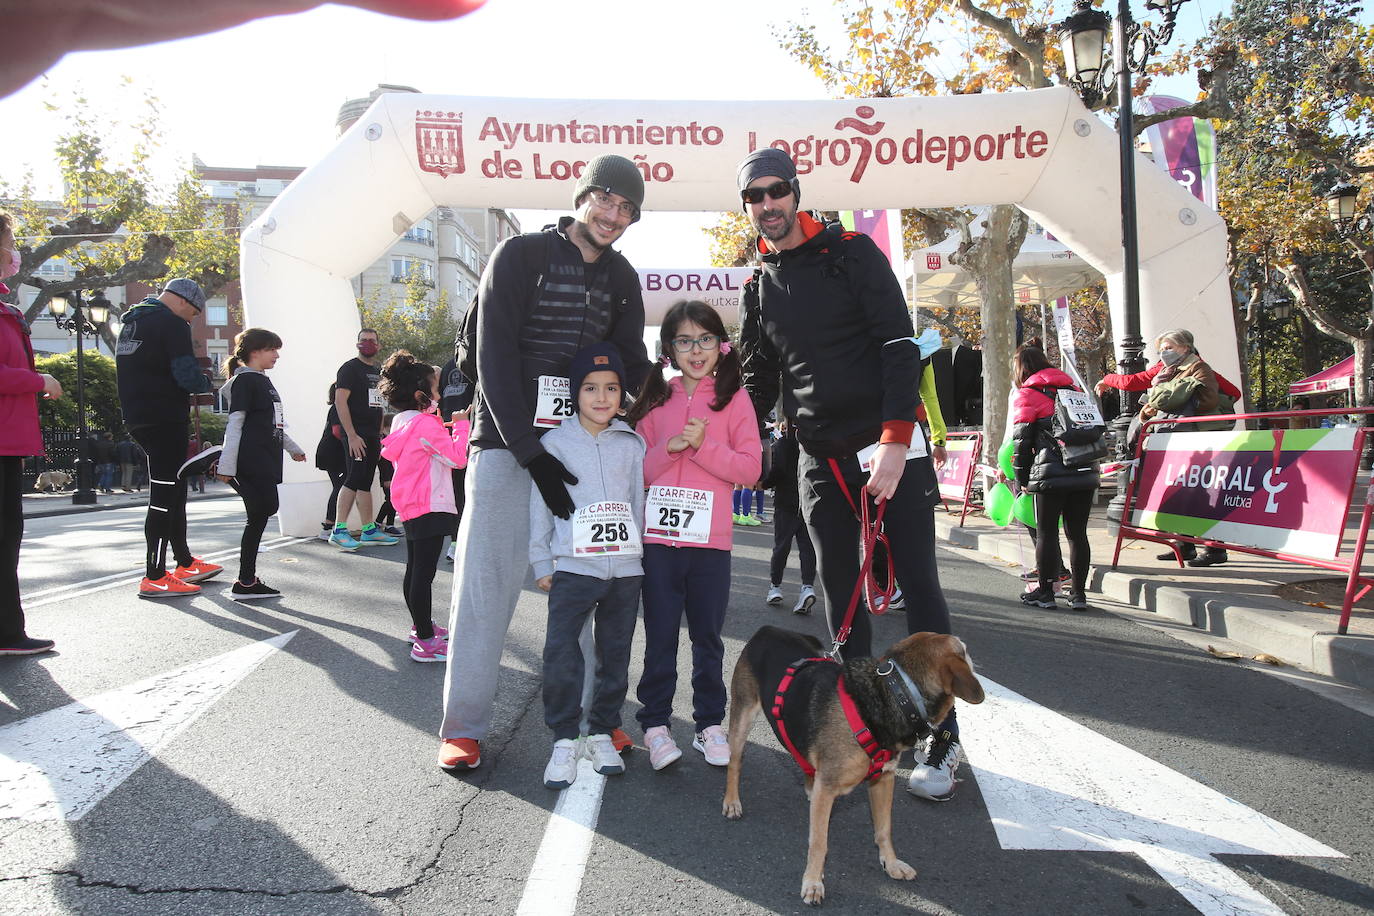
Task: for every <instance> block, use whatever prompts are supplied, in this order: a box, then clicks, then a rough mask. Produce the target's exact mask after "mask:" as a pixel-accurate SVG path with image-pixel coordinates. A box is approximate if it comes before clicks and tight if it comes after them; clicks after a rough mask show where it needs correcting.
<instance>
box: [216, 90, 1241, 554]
mask: <svg viewBox="0 0 1374 916" xmlns="http://www.w3.org/2000/svg"><path fill="white" fill-rule="evenodd" d="M769 145H771V146H777V147H779V148H781V149H784V150H786V151H787V152H788V153H790V154H791V155H792V156H793V158H794V159H795V160H796V162H797V167H798V172H799V173H800V175H801V182H802V203H803V205H804V206H809V207H815V208H820V209H879V208H884V207H912V206H936V207H938V206H958V205H964V204H1000V203H1014V204H1017V205H1018V206H1020V207H1021V209H1023V210H1024V211H1026V213H1028V214H1029V215H1030V216H1031V217H1033V218H1034V219H1036V220H1038V221H1039V222H1040V223H1041V224H1043V225H1044V226H1045V227H1046V228H1047V229H1049V230H1050V231H1051V232H1053V233H1054V235H1055V236H1057V237H1058V238H1059V239H1060V240H1062V241H1063V242H1064V243H1065V244H1067V245H1068V246H1069V247H1070V248H1072V249H1073V250H1074V251H1075V252H1077V253H1078V254H1079V255H1081V256H1082V257H1083V258H1084V260H1086V261H1088V262H1089V263H1090V264H1092V265H1093V266H1094V267H1096V268H1097V269H1098V270H1100V271H1101V272H1102V273H1103V274H1104V275H1105V276H1106V277H1107V280H1108V284H1109V290H1110V291H1111V294H1112V295H1111V299H1112V308H1113V318H1114V319H1115V320H1116V321H1117V322H1118V326H1120V322H1121V321H1122V316H1121V314H1120V304H1119V303H1120V295H1119V293H1120V290H1121V271H1122V260H1123V254H1122V248H1121V218H1120V191H1119V188H1120V183H1119V177H1118V171H1117V169H1118V165H1117V161H1118V143H1117V137H1116V135H1115V133H1113V132H1112V131H1111V130H1109V129H1108V128H1107V127H1106V126H1104V125H1103V124H1102V122H1100V121H1099V120H1098V119H1097V118H1095V117H1094V116H1093V115H1091V114H1090V113H1089V112H1088V111H1087V110H1086V109H1085V108H1084V107H1083V105H1082V104H1081V103H1080V102H1079V100H1078V98H1077V97H1076V96H1075V95H1074V94H1073V92H1072V91H1070V90H1069V89H1066V88H1053V89H1041V90H1036V91H1033V92H1018V93H1011V94H1005V95H965V96H956V97H948V98H905V99H839V100H825V101H804V102H753V101H749V102H720V101H710V102H689V101H667V102H665V101H610V100H554V99H503V98H462V97H454V96H436V95H413V94H410V93H388V94H386V95H383V96H381V97H380V98H378V99H377V101H376V102H375V103H374V104H373V105H372V107H371V108H370V109H368V111H367V113H366V114H364V115H363V116H362V117H361V118H360V119H359V120H358V121H357V123H356V124H354V125H353V127H352V128H351V129H350V130H349V131H348V132H347V133H346V134H344V136H343V137H342V138H340V140H339V142H338V145H337V146H336V147H335V149H334V150H333V151H332V152H331V153H329V155H327V156H326V157H325V158H324V159H322V160H321V161H320V162H319V163H317V164H315V165H314V166H312V167H310V168H309V169H307V170H306V171H305V172H304V173H303V174H302V175H301V176H300V177H299V178H298V179H296V180H295V181H294V182H292V183H291V185H290V186H289V187H288V188H287V189H286V191H285V192H284V193H283V194H282V195H281V196H280V197H278V198H277V199H276V201H275V202H274V203H273V204H272V206H271V207H269V208H268V209H267V210H266V211H265V212H264V213H263V214H262V215H261V216H260V217H259V218H258V219H257V220H256V221H255V222H254V223H253V224H252V225H251V226H249V227H248V229H247V230H246V231H245V232H244V235H243V242H242V253H241V257H242V284H243V295H244V313H245V321H246V322H247V323H248V324H251V325H259V326H264V327H269V328H272V329H273V330H274V331H276V332H277V333H278V334H280V335H281V337H282V339H283V340H285V341H286V343H287V346H286V349H285V352H284V356H283V359H282V360H281V362H280V364H279V365H278V366H277V368H276V369H275V370H274V371H273V377H274V379H275V380H276V384H277V387H278V389H279V390H280V391H281V394H282V398H283V400H284V402H285V404H286V408H287V411H288V416H289V417H290V420H291V428H292V431H293V432H294V434H295V437H296V438H297V439H298V440H299V441H302V442H313V441H314V439H315V437H316V436H317V435H318V430H320V429H321V427H322V424H323V421H324V416H325V410H326V407H325V403H324V400H325V392H326V390H327V388H328V386H329V383H330V382H331V381H332V379H333V373H334V370H335V368H336V367H337V366H338V365H339V363H341V362H343V360H345V359H346V358H347V357H348V355H349V354H350V353H352V352H353V339H354V337H355V335H356V332H357V330H358V326H359V325H358V316H357V309H356V308H355V306H354V297H353V289H352V286H351V285H350V279H351V278H352V277H353V276H354V275H356V274H357V273H358V272H360V271H361V270H362V269H364V268H365V267H366V266H367V265H368V264H371V263H372V262H373V261H374V260H375V259H376V258H377V256H378V255H379V254H380V253H381V252H383V251H385V250H386V249H387V248H388V247H389V246H390V245H392V244H393V243H394V242H395V240H396V239H397V237H399V236H400V235H401V234H402V233H403V232H405V231H406V229H408V228H409V227H410V226H411V225H412V224H413V223H414V222H415V221H417V220H418V219H420V218H421V217H422V216H423V215H424V214H425V213H426V212H428V211H429V210H430V209H432V208H433V207H435V206H462V207H474V206H477V207H481V206H488V205H500V206H503V207H514V208H531V209H565V210H571V207H572V188H573V184H574V180H575V176H576V175H577V174H578V173H579V171H580V169H581V167H582V165H583V164H584V163H585V162H586V161H588V160H590V159H592V158H593V157H595V156H597V155H600V154H602V153H606V152H615V153H620V154H621V155H624V156H627V157H630V158H632V159H633V160H634V161H635V162H636V163H637V164H638V165H639V166H640V169H641V171H643V173H644V175H645V188H646V190H645V207H646V209H651V210H732V209H734V208H735V207H736V206H738V204H739V195H738V192H737V190H736V187H735V167H736V165H737V164H738V162H739V161H740V160H741V159H742V158H743V157H744V156H745V155H746V154H747V153H748V152H749V151H751V150H753V149H755V148H758V147H760V146H769ZM1139 164H1140V167H1139V168H1138V170H1137V177H1136V181H1137V191H1138V198H1139V200H1138V219H1139V239H1140V289H1141V300H1142V301H1141V316H1140V322H1141V328H1142V332H1143V334H1144V335H1145V336H1146V337H1147V338H1148V337H1149V336H1150V334H1151V333H1152V332H1154V331H1156V330H1160V329H1164V328H1170V327H1175V326H1183V327H1188V328H1191V329H1192V330H1193V331H1194V333H1195V334H1196V335H1197V337H1198V340H1199V341H1202V342H1203V349H1204V352H1206V354H1207V358H1208V360H1209V362H1211V363H1212V364H1213V365H1214V366H1215V367H1216V368H1217V369H1218V370H1219V371H1220V372H1222V373H1223V374H1225V375H1228V376H1230V377H1231V378H1239V377H1240V374H1239V371H1238V369H1239V356H1238V354H1237V351H1236V348H1235V346H1234V343H1233V342H1234V340H1235V331H1234V325H1233V323H1232V318H1231V308H1230V297H1229V290H1228V285H1227V277H1226V264H1225V260H1226V259H1225V255H1226V232H1225V225H1224V224H1223V222H1222V220H1221V218H1220V217H1219V216H1217V214H1216V213H1214V212H1212V211H1211V210H1209V209H1207V208H1205V207H1203V206H1202V205H1200V204H1199V203H1198V201H1197V200H1196V199H1194V198H1193V197H1192V196H1191V195H1190V194H1189V193H1188V192H1187V191H1186V190H1185V189H1183V188H1182V187H1180V186H1179V185H1178V184H1176V183H1175V182H1174V181H1173V180H1172V179H1171V178H1170V177H1169V176H1168V175H1166V174H1164V173H1163V172H1162V171H1160V170H1159V169H1156V168H1154V167H1152V166H1149V165H1148V163H1146V162H1145V160H1144V159H1141V160H1140V163H1139ZM629 231H630V232H644V231H648V230H647V229H646V228H645V226H644V225H643V224H641V225H639V226H635V227H632V228H631V229H630V230H629ZM638 266H646V265H638ZM656 317H657V316H656V315H655V314H650V315H649V316H648V319H649V323H650V324H652V323H654V322H655V320H656ZM326 486H327V485H326V484H325V483H324V482H323V481H322V480H321V479H320V477H319V472H317V471H315V470H314V469H313V468H309V467H308V463H307V465H297V464H295V463H293V462H287V467H286V480H285V482H284V483H283V485H282V501H281V503H282V507H281V514H280V521H281V528H282V532H283V533H284V534H288V535H299V536H305V535H310V534H313V533H315V531H316V530H317V528H316V526H317V524H318V521H319V517H320V512H321V508H322V506H323V502H324V496H325V494H326V492H327V490H326Z"/></svg>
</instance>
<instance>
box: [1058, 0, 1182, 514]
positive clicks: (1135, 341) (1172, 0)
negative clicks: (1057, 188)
mask: <svg viewBox="0 0 1374 916" xmlns="http://www.w3.org/2000/svg"><path fill="white" fill-rule="evenodd" d="M1186 2H1187V0H1162V2H1155V0H1147V2H1146V7H1147V8H1148V9H1150V10H1152V11H1155V12H1159V13H1162V14H1163V15H1164V22H1163V24H1162V25H1161V26H1160V27H1159V29H1158V30H1156V29H1154V28H1150V27H1147V26H1145V25H1142V24H1141V23H1138V22H1136V21H1135V18H1134V17H1133V16H1132V15H1131V8H1130V5H1129V4H1128V3H1127V0H1117V12H1116V21H1115V30H1114V34H1113V36H1112V64H1113V66H1114V67H1115V68H1116V99H1117V111H1118V116H1117V134H1118V135H1119V137H1120V161H1121V246H1122V250H1123V254H1124V257H1123V266H1124V270H1123V273H1122V280H1123V283H1124V289H1123V293H1124V298H1125V301H1124V303H1123V304H1124V306H1125V307H1124V308H1123V310H1122V312H1123V315H1122V317H1123V318H1124V319H1125V321H1124V324H1125V327H1124V328H1123V329H1122V334H1121V342H1120V345H1119V346H1120V349H1121V360H1120V363H1119V367H1120V371H1121V372H1122V373H1123V374H1131V373H1135V372H1143V371H1145V358H1144V356H1143V355H1142V354H1143V353H1144V350H1145V341H1144V340H1143V339H1142V338H1141V336H1140V253H1139V246H1138V242H1137V236H1136V208H1135V204H1136V201H1135V129H1134V125H1133V123H1132V121H1133V119H1132V112H1131V72H1132V71H1133V70H1139V69H1140V68H1141V67H1143V66H1144V64H1145V61H1146V60H1148V59H1149V57H1150V55H1151V54H1153V53H1154V52H1155V49H1156V48H1158V47H1159V46H1160V45H1161V44H1165V43H1167V42H1168V41H1169V38H1170V37H1171V36H1172V35H1173V31H1174V20H1175V19H1176V18H1177V17H1178V10H1179V7H1181V6H1182V5H1183V4H1184V3H1186ZM1110 24H1112V17H1111V16H1109V15H1108V14H1106V13H1104V12H1102V11H1101V10H1099V9H1094V8H1093V5H1092V0H1075V2H1074V7H1073V13H1072V14H1070V16H1069V17H1068V18H1067V19H1065V20H1064V21H1063V22H1061V23H1060V24H1059V25H1058V27H1057V29H1056V31H1058V33H1059V41H1060V47H1061V49H1062V50H1063V52H1064V66H1065V69H1066V70H1067V72H1068V77H1069V85H1070V86H1072V87H1073V89H1074V91H1075V92H1077V93H1078V95H1079V98H1081V99H1082V100H1083V104H1085V105H1087V106H1088V107H1089V108H1091V107H1093V106H1094V105H1096V104H1097V103H1098V102H1100V101H1101V100H1102V99H1103V98H1104V97H1105V96H1106V71H1107V68H1106V64H1107V60H1106V57H1107V51H1106V45H1107V27H1108V25H1110ZM1119 398H1120V400H1119V402H1118V403H1119V405H1120V412H1119V413H1118V414H1117V418H1116V420H1115V421H1113V423H1112V426H1113V428H1114V429H1115V430H1116V436H1117V442H1118V444H1119V446H1120V451H1119V454H1120V457H1121V459H1122V460H1123V461H1124V460H1127V459H1129V458H1130V457H1131V456H1130V455H1129V454H1127V446H1126V440H1127V429H1128V428H1129V427H1130V424H1131V416H1132V415H1133V414H1134V411H1133V410H1132V409H1131V407H1130V393H1129V392H1127V391H1124V390H1123V391H1120V392H1119ZM1125 508H1126V487H1125V486H1120V487H1118V488H1117V494H1116V496H1115V497H1114V498H1113V499H1112V501H1111V503H1110V504H1108V506H1107V517H1108V518H1109V519H1112V520H1114V521H1119V520H1120V519H1121V515H1122V513H1123V512H1124V511H1125Z"/></svg>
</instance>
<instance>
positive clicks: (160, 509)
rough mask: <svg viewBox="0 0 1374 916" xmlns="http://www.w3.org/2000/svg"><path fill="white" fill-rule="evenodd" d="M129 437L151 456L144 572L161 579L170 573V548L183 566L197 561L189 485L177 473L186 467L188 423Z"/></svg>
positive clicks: (148, 428)
mask: <svg viewBox="0 0 1374 916" xmlns="http://www.w3.org/2000/svg"><path fill="white" fill-rule="evenodd" d="M129 435H131V436H133V437H134V441H135V442H137V443H138V444H139V447H141V448H142V449H143V451H145V452H147V454H148V517H147V519H145V520H144V522H143V540H144V541H145V543H146V544H147V551H148V552H147V557H146V560H145V564H144V565H145V566H146V567H147V569H146V570H145V572H144V575H146V576H147V577H148V578H149V579H161V578H162V576H163V574H164V573H166V572H167V548H168V547H170V548H171V549H172V556H173V558H174V559H175V560H176V562H177V563H178V565H181V566H189V565H190V564H191V560H192V559H193V557H192V556H191V548H189V547H187V546H186V481H185V480H178V479H177V471H178V470H180V469H181V466H182V465H183V464H185V463H186V449H187V447H188V445H189V444H190V438H189V436H188V434H187V431H186V423H185V421H183V422H180V423H160V424H158V425H156V426H140V427H138V428H137V429H131V430H129Z"/></svg>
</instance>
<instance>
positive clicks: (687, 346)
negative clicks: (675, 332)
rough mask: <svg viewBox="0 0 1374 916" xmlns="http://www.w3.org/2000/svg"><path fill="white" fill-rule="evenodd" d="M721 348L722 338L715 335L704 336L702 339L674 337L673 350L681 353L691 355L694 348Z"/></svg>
mask: <svg viewBox="0 0 1374 916" xmlns="http://www.w3.org/2000/svg"><path fill="white" fill-rule="evenodd" d="M719 346H720V338H719V337H717V336H716V335H715V334H702V335H701V336H700V337H674V338H673V349H674V350H676V351H677V352H679V353H690V352H692V348H693V347H701V349H703V350H714V349H716V348H717V347H719Z"/></svg>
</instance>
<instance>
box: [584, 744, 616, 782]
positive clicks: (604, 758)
mask: <svg viewBox="0 0 1374 916" xmlns="http://www.w3.org/2000/svg"><path fill="white" fill-rule="evenodd" d="M582 745H583V748H582V753H583V754H584V755H585V756H586V758H587V759H588V760H590V761H591V762H592V769H593V770H596V771H597V772H598V773H600V774H601V775H602V776H619V775H620V774H621V773H624V772H625V761H623V760H621V759H620V753H619V752H618V751H617V750H616V749H615V742H614V741H612V740H611V736H610V735H588V736H587V737H586V738H585V739H584V740H583V742H582Z"/></svg>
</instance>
